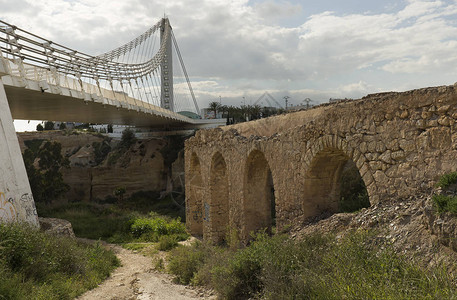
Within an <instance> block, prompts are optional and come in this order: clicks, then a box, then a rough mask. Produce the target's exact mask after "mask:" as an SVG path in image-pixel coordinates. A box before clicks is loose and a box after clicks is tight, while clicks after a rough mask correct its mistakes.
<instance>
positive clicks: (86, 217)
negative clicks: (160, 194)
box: [37, 200, 188, 243]
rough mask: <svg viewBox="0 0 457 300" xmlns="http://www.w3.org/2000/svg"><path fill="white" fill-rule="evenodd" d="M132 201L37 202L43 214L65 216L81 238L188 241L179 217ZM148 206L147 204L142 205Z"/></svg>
mask: <svg viewBox="0 0 457 300" xmlns="http://www.w3.org/2000/svg"><path fill="white" fill-rule="evenodd" d="M129 203H131V201H130V200H126V201H124V202H123V203H122V204H119V205H118V204H97V203H82V202H79V203H68V204H61V205H44V204H41V203H37V210H38V214H39V215H40V216H42V217H52V218H60V219H65V220H68V221H70V222H71V224H72V226H73V231H74V232H75V235H76V236H78V237H84V238H89V239H102V240H106V241H108V242H112V243H133V242H135V241H137V242H158V241H159V238H160V237H161V236H168V235H170V236H173V238H174V239H176V240H177V241H182V240H186V239H187V238H188V234H187V232H186V230H185V225H184V224H183V223H181V219H180V218H179V217H177V218H172V217H167V216H161V215H159V214H158V213H155V212H151V213H149V214H145V213H144V211H143V210H135V209H131V208H130V207H129ZM134 207H135V206H134ZM142 208H143V209H145V210H146V209H147V207H142Z"/></svg>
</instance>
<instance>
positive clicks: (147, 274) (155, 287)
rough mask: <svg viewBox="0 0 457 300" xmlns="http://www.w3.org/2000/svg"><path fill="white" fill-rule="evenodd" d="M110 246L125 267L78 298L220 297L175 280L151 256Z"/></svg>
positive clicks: (159, 299) (174, 299)
mask: <svg viewBox="0 0 457 300" xmlns="http://www.w3.org/2000/svg"><path fill="white" fill-rule="evenodd" d="M107 246H108V247H110V248H111V249H112V250H113V251H114V252H115V253H116V256H117V257H118V258H119V260H120V261H121V264H122V266H121V267H119V268H117V269H116V270H115V271H114V272H113V273H112V274H111V276H110V277H109V278H108V279H107V280H105V281H104V282H103V283H102V284H101V285H99V286H98V287H96V288H95V289H93V290H90V291H88V292H86V293H84V294H83V295H81V296H80V297H78V298H77V299H78V300H100V299H110V300H127V299H128V300H133V299H142V300H146V299H157V300H187V299H216V296H215V295H212V293H211V292H208V291H205V290H198V289H194V288H192V287H188V286H183V285H179V284H175V283H173V281H172V277H171V276H169V275H167V274H164V273H161V272H158V271H156V270H155V269H154V266H153V260H152V258H151V257H147V256H143V255H141V254H139V253H135V252H134V251H131V250H127V249H124V248H122V247H121V246H118V245H112V244H108V245H107Z"/></svg>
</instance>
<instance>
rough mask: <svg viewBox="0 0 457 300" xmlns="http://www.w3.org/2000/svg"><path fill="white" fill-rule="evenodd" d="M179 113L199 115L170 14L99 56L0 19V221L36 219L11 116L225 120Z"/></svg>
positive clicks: (140, 122) (155, 122) (179, 124)
mask: <svg viewBox="0 0 457 300" xmlns="http://www.w3.org/2000/svg"><path fill="white" fill-rule="evenodd" d="M173 61H178V62H179V63H178V64H173ZM180 112H181V113H180ZM182 112H185V114H186V115H187V116H192V115H193V116H198V115H199V114H200V111H199V108H198V105H197V102H196V100H195V97H194V93H193V91H192V87H191V85H190V81H189V78H188V76H187V72H186V68H185V66H184V63H183V60H182V57H181V53H180V51H179V48H178V45H177V43H176V39H175V37H174V35H173V31H172V28H171V26H170V23H169V20H168V19H167V18H163V19H161V20H160V21H159V22H157V23H156V24H154V26H152V27H151V28H149V29H148V30H147V31H146V32H144V33H143V34H141V35H140V36H138V37H137V38H135V39H133V40H131V41H130V42H128V43H126V44H124V45H122V46H120V47H118V48H116V49H114V50H112V51H109V52H106V53H103V54H100V55H96V56H92V55H89V54H85V53H82V52H79V51H77V50H74V49H70V48H68V47H65V46H63V45H60V44H58V43H55V42H52V41H50V40H47V39H45V38H42V37H40V36H38V35H36V34H33V33H31V32H28V31H26V30H22V29H20V28H18V27H16V26H14V25H11V24H8V23H6V22H3V21H0V222H2V221H3V222H5V221H8V222H10V221H26V222H28V223H30V224H33V225H38V216H37V214H36V209H35V204H34V201H33V196H32V193H31V190H30V185H29V182H28V179H27V173H26V171H25V167H24V162H23V160H22V155H21V152H20V149H19V143H18V140H17V136H16V133H15V130H14V126H13V118H15V119H25V120H50V121H66V122H84V123H98V124H119V125H133V126H141V127H149V128H167V129H171V128H199V127H208V126H217V125H222V124H224V123H225V122H224V120H201V119H193V118H189V117H187V116H185V115H184V113H182Z"/></svg>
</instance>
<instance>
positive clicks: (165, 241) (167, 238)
mask: <svg viewBox="0 0 457 300" xmlns="http://www.w3.org/2000/svg"><path fill="white" fill-rule="evenodd" d="M176 246H178V238H177V237H176V235H163V236H161V237H159V243H158V244H157V249H158V250H160V251H169V250H171V249H173V248H175V247H176Z"/></svg>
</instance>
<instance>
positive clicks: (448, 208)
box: [432, 195, 457, 214]
mask: <svg viewBox="0 0 457 300" xmlns="http://www.w3.org/2000/svg"><path fill="white" fill-rule="evenodd" d="M432 201H433V204H434V206H435V208H436V210H437V211H438V213H443V212H450V213H453V214H457V196H454V197H452V196H446V195H433V196H432Z"/></svg>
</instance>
